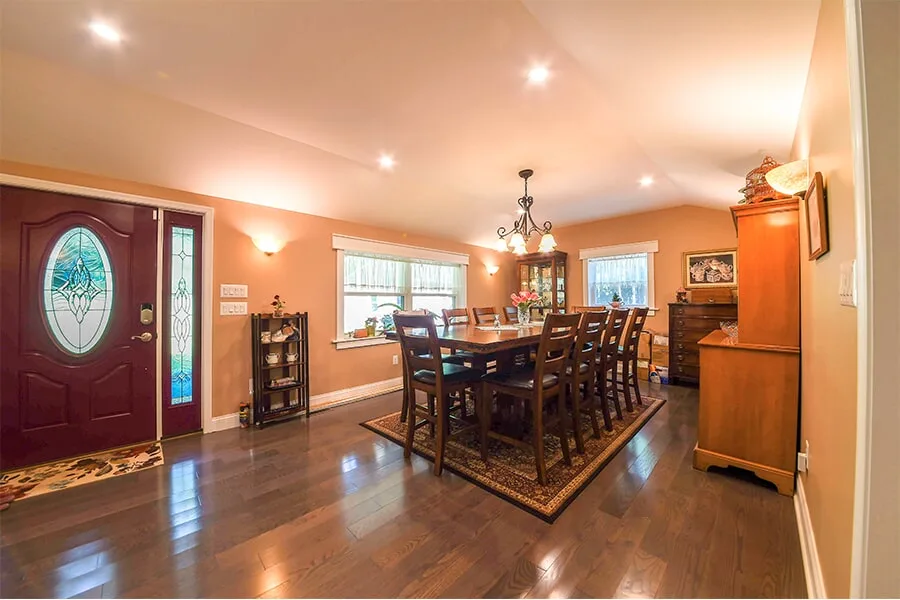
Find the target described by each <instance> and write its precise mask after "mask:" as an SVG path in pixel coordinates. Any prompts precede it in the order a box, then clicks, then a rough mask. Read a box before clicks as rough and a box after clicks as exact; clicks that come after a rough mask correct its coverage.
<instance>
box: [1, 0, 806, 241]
mask: <svg viewBox="0 0 900 600" xmlns="http://www.w3.org/2000/svg"><path fill="white" fill-rule="evenodd" d="M818 6H819V2H818V0H790V1H779V2H775V1H771V0H727V1H712V0H656V1H652V0H593V1H588V0H585V1H562V0H526V1H523V2H518V1H513V0H460V1H449V0H448V1H433V2H426V1H409V2H396V1H392V0H385V1H382V0H369V1H367V2H355V1H343V0H327V1H326V0H317V1H308V2H300V1H297V2H275V1H271V2H269V1H258V2H250V1H246V2H183V1H177V2H176V1H162V0H147V1H142V2H121V1H106V2H102V1H99V2H97V1H95V2H81V1H77V0H73V1H70V2H36V1H33V0H14V1H9V0H3V1H2V2H0V10H2V15H0V16H2V40H0V43H2V52H3V54H2V65H0V74H2V105H0V117H2V129H0V154H2V156H3V157H4V158H8V159H11V160H19V161H23V162H32V163H37V164H44V165H50V166H56V167H61V168H68V169H75V170H81V171H87V172H91V173H98V174H103V175H107V176H111V177H120V178H126V179H132V180H137V181H144V182H149V183H155V184H159V185H165V186H169V187H175V188H179V189H186V190H189V191H194V192H199V193H205V194H212V195H217V196H222V197H226V198H231V199H234V200H240V201H244V202H251V203H259V204H266V205H271V206H278V207H282V208H287V209H290V210H297V211H301V212H308V213H313V214H319V215H323V216H329V217H335V218H341V219H347V220H352V221H358V222H370V223H372V224H377V225H383V226H388V227H393V228H400V229H403V230H407V231H414V232H418V233H425V234H432V235H439V236H443V237H450V238H454V239H459V240H462V241H467V242H473V243H482V244H489V243H491V241H492V240H493V237H494V236H493V231H494V230H495V229H496V227H497V226H499V225H508V224H509V223H510V222H511V221H512V219H513V218H514V211H515V208H516V204H515V200H516V198H518V197H519V196H520V195H521V193H522V187H521V180H520V179H519V178H518V177H517V175H516V173H517V171H519V170H520V169H522V168H533V169H534V170H535V175H534V177H533V179H532V180H531V181H530V184H529V191H530V192H531V193H532V195H533V196H534V197H535V207H534V214H535V217H536V218H537V219H540V220H542V221H543V220H544V219H550V220H552V221H553V222H554V224H557V225H560V224H565V223H572V222H578V221H586V220H591V219H596V218H602V217H605V216H612V215H616V214H623V213H631V212H639V211H644V210H649V209H654V208H659V207H664V206H674V205H681V204H696V205H704V206H715V207H725V206H728V205H729V204H733V203H734V202H736V201H737V199H738V198H739V197H740V196H739V194H738V192H737V190H738V188H740V187H742V185H743V175H744V174H745V173H746V172H747V171H748V170H749V169H751V168H753V167H754V166H755V165H758V164H759V161H760V160H761V158H762V156H763V155H764V154H766V153H771V154H773V155H775V156H776V158H780V159H782V160H783V159H786V158H787V156H788V153H789V151H790V146H791V143H792V140H793V136H794V130H795V127H796V121H797V115H798V113H799V109H800V102H801V99H802V96H803V91H804V86H805V83H806V73H807V69H808V66H809V58H810V53H811V49H812V40H813V36H814V33H815V27H816V19H817V15H818ZM95 19H103V20H105V21H106V22H108V23H110V24H112V25H114V26H115V27H117V28H118V29H119V30H120V31H121V32H122V35H123V40H122V42H121V43H119V44H118V45H109V44H104V43H102V42H100V41H99V40H97V39H96V38H95V37H94V36H93V35H92V34H91V32H90V30H89V29H88V24H89V23H90V22H91V21H92V20H95ZM536 64H543V65H546V66H547V67H548V68H549V69H550V72H551V77H550V79H549V80H548V81H547V83H546V84H545V85H543V86H534V85H529V84H528V82H527V81H526V77H525V75H526V73H527V71H528V69H529V68H530V67H532V66H534V65H536ZM382 153H387V154H390V155H393V156H394V158H395V159H396V161H397V164H396V166H395V168H394V170H393V171H391V172H384V171H381V170H379V168H378V164H377V159H378V157H379V155H380V154H382ZM645 175H652V176H653V177H654V180H655V183H654V185H652V186H650V187H646V188H642V187H640V186H639V185H638V183H637V182H638V179H640V178H641V177H642V176H645Z"/></svg>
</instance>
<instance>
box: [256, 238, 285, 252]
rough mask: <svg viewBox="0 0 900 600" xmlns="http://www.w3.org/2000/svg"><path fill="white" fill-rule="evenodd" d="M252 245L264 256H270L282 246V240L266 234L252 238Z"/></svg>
mask: <svg viewBox="0 0 900 600" xmlns="http://www.w3.org/2000/svg"><path fill="white" fill-rule="evenodd" d="M253 245H254V246H256V247H257V248H259V250H260V251H261V252H263V253H264V254H265V255H266V256H272V255H273V254H275V253H276V252H278V251H279V250H281V249H282V248H284V242H282V241H281V240H276V239H275V238H273V237H271V236H268V235H266V236H261V237H255V238H253Z"/></svg>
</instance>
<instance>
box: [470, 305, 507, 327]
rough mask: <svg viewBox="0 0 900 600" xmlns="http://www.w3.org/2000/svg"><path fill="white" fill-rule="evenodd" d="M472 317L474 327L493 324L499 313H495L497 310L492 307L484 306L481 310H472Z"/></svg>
mask: <svg viewBox="0 0 900 600" xmlns="http://www.w3.org/2000/svg"><path fill="white" fill-rule="evenodd" d="M472 315H473V316H474V317H475V324H476V325H483V324H485V323H488V324H493V323H494V317H500V316H501V315H500V313H499V312H497V309H496V308H494V307H493V306H484V307H481V308H478V307H476V308H473V309H472Z"/></svg>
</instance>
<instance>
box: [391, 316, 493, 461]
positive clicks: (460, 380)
mask: <svg viewBox="0 0 900 600" xmlns="http://www.w3.org/2000/svg"><path fill="white" fill-rule="evenodd" d="M394 326H395V327H396V330H397V338H398V339H399V340H400V351H401V352H402V353H403V364H404V368H405V371H406V379H407V381H408V382H409V402H408V406H407V416H406V443H405V445H404V449H403V456H404V457H406V458H409V456H410V453H411V452H412V446H413V439H414V438H415V432H416V429H418V428H420V427H423V426H425V425H429V426H430V428H431V431H432V432H433V437H434V438H435V446H434V474H435V475H440V474H441V471H442V470H443V468H444V450H445V448H446V445H447V438H448V437H451V436H452V437H455V436H457V435H459V434H461V433H463V432H466V431H469V430H472V429H477V428H479V425H478V423H477V422H475V423H469V422H467V421H465V420H463V419H462V417H456V415H454V414H453V413H454V412H455V410H456V409H460V410H459V412H462V410H461V406H460V405H461V404H462V403H465V402H466V394H465V392H466V390H467V389H469V390H471V391H473V392H474V393H475V399H476V400H475V401H476V406H477V402H478V395H477V388H479V387H480V382H481V377H482V375H483V373H482V372H481V371H479V370H477V369H473V368H471V367H466V366H463V365H458V364H454V363H449V362H446V361H444V360H441V345H440V339H439V338H438V336H437V331H436V330H435V325H434V319H432V318H431V317H430V316H427V315H396V316H395V317H394ZM417 391H422V392H424V393H425V395H426V398H427V404H426V405H422V404H419V403H418V401H417V400H416V392H417ZM454 403H456V406H454ZM476 414H482V412H479V411H478V410H477V409H476ZM420 417H421V419H422V420H421V421H420V420H419V418H420ZM451 420H454V421H456V422H457V423H458V424H459V425H460V427H457V428H453V429H452V430H451V427H450V421H451Z"/></svg>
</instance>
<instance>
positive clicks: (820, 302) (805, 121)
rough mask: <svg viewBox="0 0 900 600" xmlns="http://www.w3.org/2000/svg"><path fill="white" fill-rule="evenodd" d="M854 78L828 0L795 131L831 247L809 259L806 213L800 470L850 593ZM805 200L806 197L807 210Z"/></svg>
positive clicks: (838, 592)
mask: <svg viewBox="0 0 900 600" xmlns="http://www.w3.org/2000/svg"><path fill="white" fill-rule="evenodd" d="M851 135H852V132H851V120H850V84H849V78H848V62H847V48H846V39H845V31H844V8H843V3H842V2H841V0H823V2H822V6H821V9H820V12H819V22H818V28H817V30H816V37H815V42H814V45H813V53H812V59H811V61H810V68H809V76H808V79H807V82H806V93H805V96H804V99H803V104H802V109H801V112H800V118H799V121H798V125H797V133H796V136H795V138H794V149H793V154H794V157H795V158H805V157H808V158H809V168H810V171H811V172H816V171H821V172H822V175H823V177H824V179H825V189H826V193H827V209H828V229H829V239H830V251H829V252H828V254H826V255H824V256H822V257H821V258H819V259H818V260H816V261H809V260H807V258H808V256H809V248H808V244H807V243H806V240H807V230H806V217H805V214H804V212H801V216H800V222H801V231H800V239H801V240H803V243H801V248H800V264H801V269H800V298H801V310H800V314H801V326H800V328H801V348H802V357H801V365H802V366H801V410H800V416H801V419H800V444H801V447H802V446H803V445H804V442H805V440H809V443H810V469H809V472H807V473H806V474H803V475H801V478H802V480H803V487H804V490H805V492H806V500H807V504H808V506H809V514H810V519H811V521H812V526H813V531H814V532H815V539H816V546H817V548H818V554H819V561H820V563H821V565H822V572H823V575H824V579H825V587H826V590H827V591H828V595H829V596H830V597H846V596H848V595H849V594H850V564H851V563H850V561H851V549H852V536H853V502H854V499H853V494H854V476H855V461H856V361H855V357H856V341H857V339H856V338H857V334H856V317H857V314H856V310H855V309H853V308H849V307H846V306H841V305H840V303H839V301H838V294H837V290H838V283H839V279H840V271H839V269H840V264H841V263H842V262H844V261H849V260H852V259H853V258H855V254H856V249H855V243H856V240H855V231H854V220H855V219H854V189H853V154H852V145H851ZM804 209H805V205H804V204H801V211H803V210H804Z"/></svg>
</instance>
